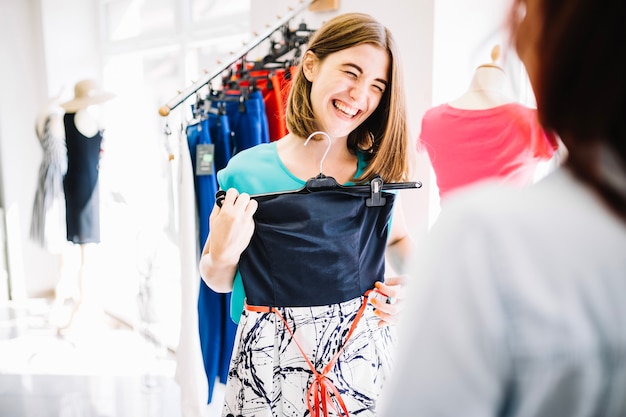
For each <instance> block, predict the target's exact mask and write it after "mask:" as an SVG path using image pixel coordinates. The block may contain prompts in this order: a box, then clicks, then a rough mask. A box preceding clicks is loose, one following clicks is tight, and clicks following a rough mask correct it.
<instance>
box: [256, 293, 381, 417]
mask: <svg viewBox="0 0 626 417" xmlns="http://www.w3.org/2000/svg"><path fill="white" fill-rule="evenodd" d="M372 291H376V292H378V293H379V294H382V295H383V296H385V297H387V296H386V295H385V294H383V293H382V292H381V291H380V290H378V289H373V290H367V291H366V292H365V294H364V295H363V303H362V304H361V307H360V308H359V311H358V312H357V314H356V317H355V319H354V321H353V322H352V325H351V326H350V331H349V332H348V334H347V335H346V340H345V341H344V342H343V344H342V345H341V348H340V349H339V350H338V351H337V353H335V355H334V356H333V357H332V359H331V360H330V361H329V362H328V364H327V365H326V366H325V367H324V369H323V370H322V372H317V370H316V369H315V366H313V363H312V362H311V361H310V360H309V358H307V356H306V354H305V353H304V350H302V347H301V346H300V344H299V343H298V341H297V340H296V338H295V336H294V334H293V331H292V330H291V328H290V327H289V324H288V323H287V320H285V318H284V317H283V315H282V314H280V311H278V310H277V309H276V307H269V306H252V305H249V304H245V307H244V308H245V309H246V310H248V311H254V312H257V313H274V314H276V315H277V316H278V317H280V319H281V320H282V321H283V323H284V324H285V327H286V328H287V330H288V331H289V334H290V335H291V338H292V339H293V341H294V342H296V346H298V349H299V350H300V353H301V354H302V357H303V358H304V360H306V363H307V364H308V365H309V368H310V369H311V372H313V375H314V376H315V379H314V380H313V382H312V383H311V386H310V387H309V389H308V390H307V399H308V404H307V407H308V409H309V412H310V413H311V416H312V417H321V416H322V412H323V415H324V417H328V407H329V404H330V406H331V407H333V408H334V409H335V412H336V413H337V414H338V415H344V416H345V417H349V414H348V409H347V407H346V404H345V403H344V402H343V399H342V398H341V395H340V394H339V390H338V389H337V387H335V385H334V384H333V382H332V381H331V380H330V379H329V378H328V377H327V376H326V374H327V373H328V372H329V371H330V370H331V369H332V367H333V365H334V364H335V362H336V361H337V359H338V358H339V355H340V354H341V352H342V351H343V348H344V347H345V345H346V343H347V342H348V340H349V339H350V336H352V332H354V329H356V326H357V324H358V323H359V321H360V320H361V317H362V316H363V312H364V311H365V306H366V305H367V299H368V297H369V295H370V293H371V292H372ZM312 395H313V397H314V401H313V404H312V401H311V396H312ZM333 399H334V401H333ZM337 405H338V406H339V407H341V409H339V407H337Z"/></svg>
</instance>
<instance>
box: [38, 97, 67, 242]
mask: <svg viewBox="0 0 626 417" xmlns="http://www.w3.org/2000/svg"><path fill="white" fill-rule="evenodd" d="M42 117H43V122H42V125H41V126H36V129H35V131H36V134H37V139H39V143H40V144H41V148H42V150H43V158H42V160H41V164H40V166H39V176H38V180H37V190H36V192H35V199H34V201H33V211H32V217H31V224H30V238H31V239H32V240H33V241H34V242H36V243H37V244H38V245H39V246H40V247H42V248H43V249H46V250H48V251H49V252H52V253H60V252H61V251H62V248H63V246H64V245H65V243H66V242H67V239H66V236H67V235H66V226H65V195H64V191H63V177H64V176H65V173H66V172H67V150H66V147H65V129H64V127H63V113H62V112H61V111H60V110H58V109H56V106H54V108H51V109H46V112H45V114H43V115H42Z"/></svg>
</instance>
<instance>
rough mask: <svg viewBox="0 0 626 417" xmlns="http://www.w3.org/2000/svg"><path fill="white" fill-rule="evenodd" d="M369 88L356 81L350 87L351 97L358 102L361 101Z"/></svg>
mask: <svg viewBox="0 0 626 417" xmlns="http://www.w3.org/2000/svg"><path fill="white" fill-rule="evenodd" d="M366 91H367V89H366V88H365V86H363V85H362V84H361V83H359V82H355V83H354V84H353V85H352V87H351V88H350V98H352V99H353V100H354V101H356V102H359V103H360V102H361V101H362V100H363V98H364V96H365V93H366Z"/></svg>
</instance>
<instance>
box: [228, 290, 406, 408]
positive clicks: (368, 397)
mask: <svg viewBox="0 0 626 417" xmlns="http://www.w3.org/2000/svg"><path fill="white" fill-rule="evenodd" d="M362 300H363V297H360V298H356V299H353V300H350V301H346V302H343V303H340V304H333V305H329V306H318V307H287V308H282V307H281V308H278V309H277V310H278V311H279V312H280V313H281V315H282V316H283V317H284V319H285V322H286V323H287V324H288V325H289V328H290V329H288V328H287V327H286V326H285V322H283V320H282V319H281V318H280V316H279V315H278V314H276V313H272V312H256V311H248V310H244V312H243V314H242V316H241V320H240V323H239V327H238V329H237V336H236V338H235V345H234V349H233V356H232V360H231V365H230V370H229V375H228V382H227V384H226V393H225V398H224V407H223V410H222V416H223V417H231V416H233V417H237V416H245V417H253V416H254V417H296V416H297V417H303V416H310V415H311V414H310V411H309V407H311V406H314V405H315V399H314V397H315V394H316V393H317V389H314V390H313V391H314V392H309V389H310V388H311V384H313V383H315V381H316V375H315V372H313V370H312V369H311V367H310V365H309V363H308V361H307V359H305V357H304V356H303V354H302V353H301V350H300V349H302V351H303V352H304V353H305V355H306V357H307V358H308V360H309V361H310V363H311V365H312V366H314V368H315V370H316V373H318V374H324V375H325V376H326V377H327V379H326V380H327V381H329V382H331V383H332V385H329V387H330V388H328V391H329V395H330V396H332V397H335V400H333V401H332V402H333V404H334V405H325V406H324V408H325V409H327V410H328V415H329V416H341V415H343V411H342V412H341V413H340V410H344V408H342V407H341V406H340V405H338V404H339V403H338V402H337V398H336V397H337V395H335V394H337V393H338V394H339V396H340V400H339V401H342V402H343V404H345V408H346V409H347V411H348V412H349V413H350V416H353V415H354V416H368V417H370V416H375V415H376V403H377V400H378V399H379V396H380V393H381V390H382V387H383V384H384V383H385V381H386V380H387V379H388V376H389V373H390V370H391V367H392V351H393V345H394V343H395V335H394V333H393V331H392V328H390V327H382V328H381V327H378V322H379V321H380V319H379V318H378V317H377V316H376V315H375V314H374V308H373V307H372V305H371V304H369V303H368V304H367V305H366V306H365V310H364V312H363V316H362V317H361V319H360V320H359V322H358V324H357V326H356V327H355V329H354V331H353V332H352V334H351V335H350V337H349V339H348V340H347V342H346V337H347V335H348V334H349V332H350V327H351V325H352V323H353V321H354V319H355V317H356V316H357V313H358V311H359V308H360V307H361V304H362ZM292 334H293V336H292ZM294 338H295V341H294ZM296 342H297V343H296ZM342 348H343V350H342V351H341V353H340V354H339V356H338V357H337V358H336V360H335V362H334V364H333V365H332V366H331V367H330V369H328V370H327V372H326V373H324V368H325V367H327V365H328V364H329V363H330V362H331V361H333V357H334V356H335V355H336V353H337V352H338V351H339V350H341V349H342ZM318 381H319V379H318ZM333 385H334V387H336V391H334V392H335V394H333V389H332V386H333ZM318 409H319V408H318ZM321 415H323V413H322V414H321Z"/></svg>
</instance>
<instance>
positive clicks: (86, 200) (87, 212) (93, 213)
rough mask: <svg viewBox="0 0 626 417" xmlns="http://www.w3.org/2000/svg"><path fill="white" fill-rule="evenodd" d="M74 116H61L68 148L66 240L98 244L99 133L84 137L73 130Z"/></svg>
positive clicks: (100, 136) (69, 114)
mask: <svg viewBox="0 0 626 417" xmlns="http://www.w3.org/2000/svg"><path fill="white" fill-rule="evenodd" d="M75 116H76V113H66V114H65V116H64V117H63V121H64V124H65V143H66V146H67V172H66V174H65V177H64V178H63V190H64V193H65V202H66V207H65V208H66V224H67V240H68V241H70V242H73V243H78V244H83V243H99V242H100V196H99V190H98V170H99V163H100V151H101V149H100V148H101V143H102V131H98V132H97V133H96V134H95V135H93V136H92V137H86V136H85V135H83V134H82V133H81V132H79V130H78V129H77V128H76V124H75Z"/></svg>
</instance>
